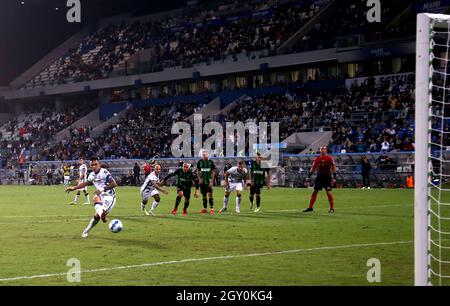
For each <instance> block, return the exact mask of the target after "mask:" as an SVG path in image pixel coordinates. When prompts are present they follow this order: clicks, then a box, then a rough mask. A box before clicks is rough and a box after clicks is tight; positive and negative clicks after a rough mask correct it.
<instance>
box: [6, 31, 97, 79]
mask: <svg viewBox="0 0 450 306" xmlns="http://www.w3.org/2000/svg"><path fill="white" fill-rule="evenodd" d="M92 31H93V27H92V26H86V27H85V28H84V29H83V30H81V31H79V32H77V33H76V34H75V35H74V36H72V37H70V38H69V39H68V40H66V41H65V42H64V43H62V44H61V45H59V46H58V47H57V48H56V49H54V50H53V51H52V52H50V53H49V54H47V55H46V56H45V57H44V58H42V59H41V60H40V61H38V62H37V63H36V64H34V65H33V66H32V67H31V68H29V69H28V70H27V71H25V72H24V73H22V74H21V75H20V76H19V77H18V78H16V79H15V80H14V81H12V82H11V86H12V87H14V88H20V87H22V86H24V85H25V84H26V83H27V82H28V81H30V80H32V79H33V78H34V77H36V76H37V75H39V74H40V73H41V72H42V71H44V70H45V69H46V68H48V67H49V66H51V65H52V64H54V63H56V62H57V61H58V60H59V59H60V58H61V57H63V56H64V54H65V53H66V52H67V51H68V50H69V49H70V48H71V47H73V46H75V45H77V44H79V43H80V42H81V41H83V39H84V38H86V37H87V36H88V35H89V34H90V33H91V32H92Z"/></svg>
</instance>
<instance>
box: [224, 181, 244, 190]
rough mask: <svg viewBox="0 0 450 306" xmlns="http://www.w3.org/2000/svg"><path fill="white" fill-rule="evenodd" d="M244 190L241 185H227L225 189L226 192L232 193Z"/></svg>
mask: <svg viewBox="0 0 450 306" xmlns="http://www.w3.org/2000/svg"><path fill="white" fill-rule="evenodd" d="M243 189H244V188H243V186H242V183H229V184H228V188H225V191H226V192H232V191H242V190H243Z"/></svg>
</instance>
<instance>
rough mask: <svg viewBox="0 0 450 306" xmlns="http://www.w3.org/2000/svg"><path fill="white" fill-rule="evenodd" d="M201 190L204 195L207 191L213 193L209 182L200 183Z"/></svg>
mask: <svg viewBox="0 0 450 306" xmlns="http://www.w3.org/2000/svg"><path fill="white" fill-rule="evenodd" d="M200 192H201V193H202V195H206V194H207V193H212V192H213V191H212V188H211V187H209V184H208V185H206V184H200Z"/></svg>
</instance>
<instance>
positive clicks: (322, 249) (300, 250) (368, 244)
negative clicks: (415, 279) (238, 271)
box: [0, 241, 414, 282]
mask: <svg viewBox="0 0 450 306" xmlns="http://www.w3.org/2000/svg"><path fill="white" fill-rule="evenodd" d="M413 242H414V241H393V242H378V243H364V244H349V245H338V246H326V247H318V248H308V249H297V250H287V251H274V252H265V253H253V254H241V255H228V256H216V257H204V258H188V259H181V260H171V261H161V262H153V263H145V264H139V265H129V266H118V267H110V268H100V269H91V270H82V271H80V273H81V274H84V273H97V272H106V271H115V270H129V269H137V268H146V267H154V266H163V265H173V264H183V263H192V262H201V261H210V260H221V259H235V258H243V257H258V256H273V255H283V254H292V253H302V252H314V251H327V250H339V249H350V248H361V247H373V246H386V245H398V244H411V243H413ZM66 275H67V272H61V273H50V274H39V275H31V276H17V277H10V278H0V282H10V281H17V280H28V279H36V278H50V277H57V276H66Z"/></svg>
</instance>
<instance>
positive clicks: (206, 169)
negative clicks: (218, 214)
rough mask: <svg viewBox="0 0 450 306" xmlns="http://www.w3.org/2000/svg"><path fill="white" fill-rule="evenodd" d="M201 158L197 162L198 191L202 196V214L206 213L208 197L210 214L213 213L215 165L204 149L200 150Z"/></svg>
mask: <svg viewBox="0 0 450 306" xmlns="http://www.w3.org/2000/svg"><path fill="white" fill-rule="evenodd" d="M202 156H203V158H202V159H201V160H199V161H198V163H197V179H198V181H199V184H200V191H201V193H202V196H203V209H202V211H201V213H202V214H205V213H206V208H207V205H208V199H207V196H208V197H209V208H210V213H211V215H213V214H214V199H213V182H214V180H215V178H216V166H215V165H214V162H213V161H212V160H210V159H209V153H208V151H206V150H203V152H202Z"/></svg>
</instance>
